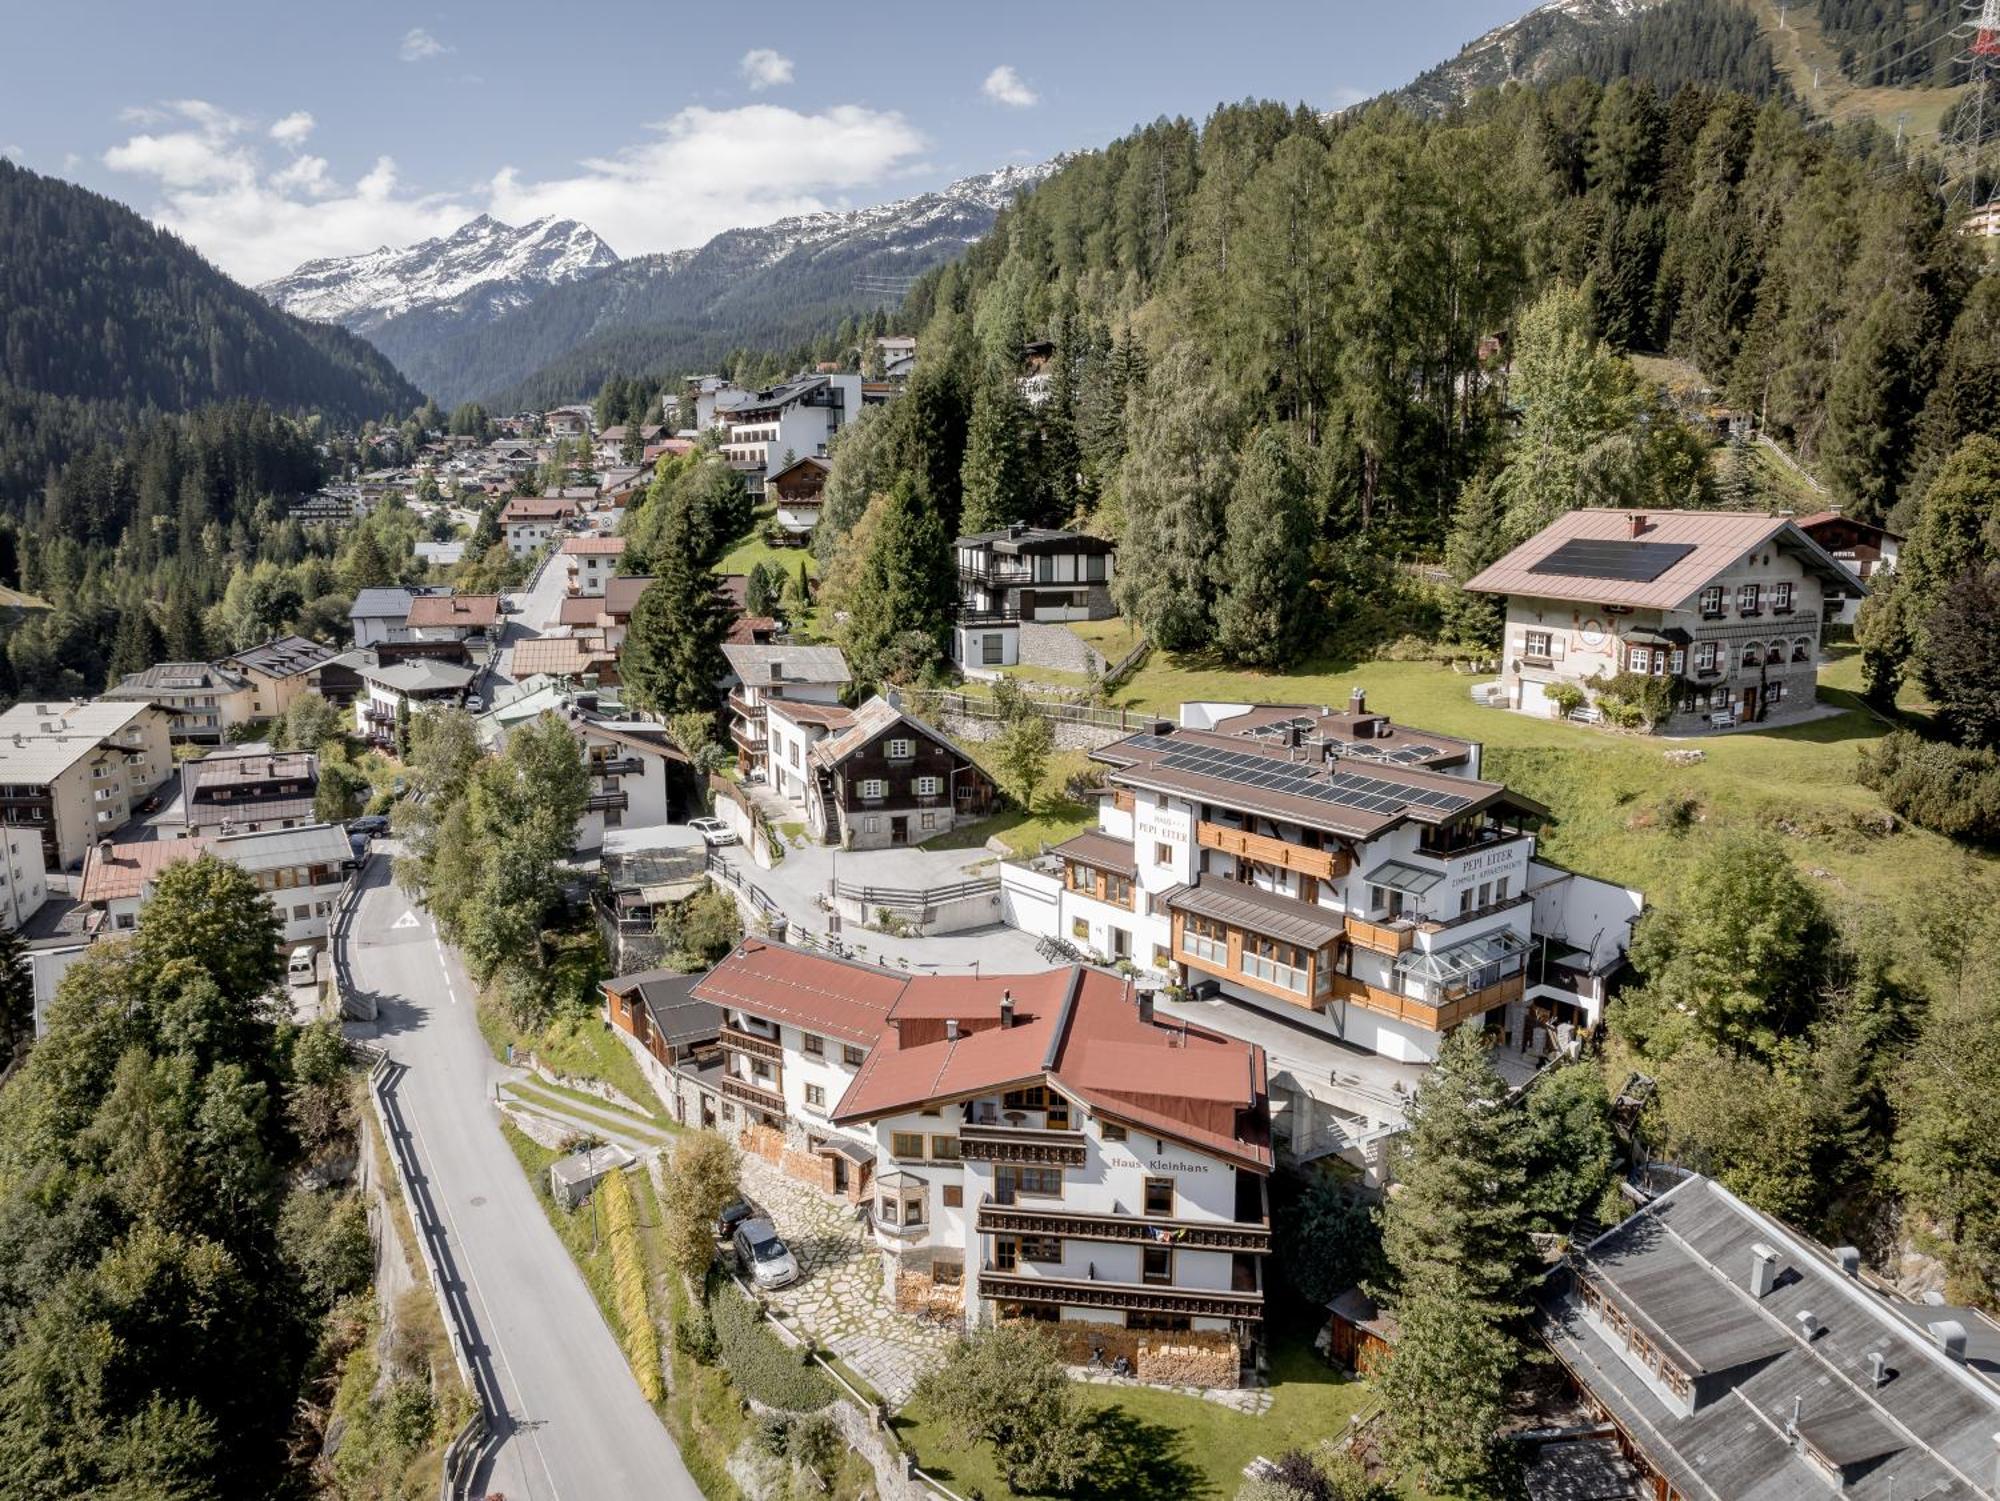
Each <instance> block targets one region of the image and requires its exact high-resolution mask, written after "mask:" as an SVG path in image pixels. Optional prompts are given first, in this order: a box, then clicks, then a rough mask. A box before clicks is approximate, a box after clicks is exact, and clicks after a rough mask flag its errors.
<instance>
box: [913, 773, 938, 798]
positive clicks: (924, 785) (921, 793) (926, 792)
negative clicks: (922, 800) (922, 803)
mask: <svg viewBox="0 0 2000 1501" xmlns="http://www.w3.org/2000/svg"><path fill="white" fill-rule="evenodd" d="M943 791H944V778H943V777H918V778H917V796H918V797H937V796H938V795H939V794H941V793H942V792H943Z"/></svg>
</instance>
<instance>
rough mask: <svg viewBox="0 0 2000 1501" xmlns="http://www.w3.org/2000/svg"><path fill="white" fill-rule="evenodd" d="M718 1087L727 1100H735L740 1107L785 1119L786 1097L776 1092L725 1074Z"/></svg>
mask: <svg viewBox="0 0 2000 1501" xmlns="http://www.w3.org/2000/svg"><path fill="white" fill-rule="evenodd" d="M718 1087H719V1088H720V1089H721V1090H722V1097H723V1098H724V1099H725V1100H734V1101H736V1103H737V1104H739V1105H748V1106H749V1107H750V1108H751V1109H752V1110H761V1111H763V1112H764V1113H765V1114H766V1115H775V1116H777V1117H778V1118H779V1119H781V1120H782V1119H783V1118H784V1114H785V1097H784V1096H783V1095H781V1094H779V1093H777V1092H776V1091H775V1090H769V1089H760V1088H759V1087H758V1086H757V1085H755V1084H752V1083H750V1082H749V1081H748V1080H747V1079H739V1078H737V1077H735V1076H734V1075H733V1074H724V1075H723V1076H722V1078H721V1080H720V1081H718Z"/></svg>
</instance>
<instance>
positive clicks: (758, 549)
mask: <svg viewBox="0 0 2000 1501" xmlns="http://www.w3.org/2000/svg"><path fill="white" fill-rule="evenodd" d="M777 514H778V508H777V507H776V506H759V507H757V513H756V518H755V519H754V520H753V521H752V522H751V523H750V530H749V531H747V532H745V533H744V534H743V535H742V536H740V537H738V538H737V539H736V543H735V545H734V546H732V547H731V548H730V549H729V551H728V552H726V553H724V554H723V556H722V561H721V562H720V563H717V564H716V565H715V571H716V572H717V573H748V572H749V571H750V570H751V569H752V568H754V567H756V566H757V565H758V564H759V563H776V564H777V565H778V566H779V567H780V568H782V569H784V570H785V576H786V577H787V578H791V577H795V576H796V575H797V573H798V571H799V560H800V559H804V560H805V565H806V572H807V573H808V574H810V575H812V576H813V577H815V578H817V577H818V576H819V562H818V560H817V559H815V558H814V557H813V555H812V549H811V548H810V547H773V546H771V544H770V543H768V542H766V541H765V540H764V523H765V522H767V521H769V520H770V519H771V518H772V517H773V516H776V515H777Z"/></svg>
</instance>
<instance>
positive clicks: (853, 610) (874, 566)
mask: <svg viewBox="0 0 2000 1501" xmlns="http://www.w3.org/2000/svg"><path fill="white" fill-rule="evenodd" d="M880 505H881V513H880V516H879V519H878V520H877V522H876V525H875V528H874V534H873V536H872V537H871V538H870V539H869V547H868V554H867V557H866V558H865V559H864V560H863V563H862V567H861V576H860V579H859V581H858V586H857V587H856V589H855V590H854V591H853V596H852V598H850V599H849V601H848V604H847V609H848V620H847V628H846V636H847V643H848V652H849V655H850V656H851V657H852V658H853V660H854V664H855V667H856V669H857V670H858V671H860V672H861V673H862V674H864V675H865V676H868V677H877V676H880V675H881V674H882V672H883V670H884V668H885V666H886V665H887V664H886V662H885V657H886V656H887V654H888V652H889V649H890V646H891V644H892V643H894V642H896V641H897V640H898V638H899V637H904V636H909V637H912V638H917V639H921V640H923V641H925V642H927V643H929V646H930V650H931V652H932V654H933V655H935V656H941V655H943V654H944V651H945V649H946V646H947V645H948V643H949V641H950V636H951V620H952V611H953V608H954V607H955V605H956V604H957V600H958V575H957V570H956V568H955V567H954V565H953V562H952V552H951V534H950V533H949V532H948V531H946V529H945V524H944V518H943V517H941V516H939V515H938V513H937V510H936V508H935V507H933V506H932V505H931V503H930V499H929V497H928V496H926V495H925V494H924V493H923V491H922V490H921V489H920V488H919V487H918V484H917V482H916V481H915V480H914V479H912V478H910V477H908V476H905V477H904V478H902V479H900V480H898V481H897V482H896V487H895V488H894V489H893V490H891V491H890V492H889V493H888V495H886V496H885V497H883V499H882V501H881V502H880Z"/></svg>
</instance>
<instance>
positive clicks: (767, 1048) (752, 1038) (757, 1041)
mask: <svg viewBox="0 0 2000 1501" xmlns="http://www.w3.org/2000/svg"><path fill="white" fill-rule="evenodd" d="M717 1035H718V1036H719V1037H720V1038H721V1039H722V1045H723V1046H724V1047H725V1048H729V1049H731V1050H732V1051H734V1052H738V1053H748V1054H749V1055H750V1056H751V1057H752V1058H762V1059H763V1060H764V1061H765V1062H767V1063H783V1062H784V1061H785V1050H784V1049H783V1048H782V1047H780V1046H779V1045H778V1043H777V1042H776V1040H774V1039H772V1038H769V1037H759V1036H758V1035H757V1034H756V1033H755V1032H746V1031H744V1030H743V1029H742V1028H741V1027H724V1028H723V1029H722V1030H721V1031H720V1032H719V1033H718V1034H717Z"/></svg>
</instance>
